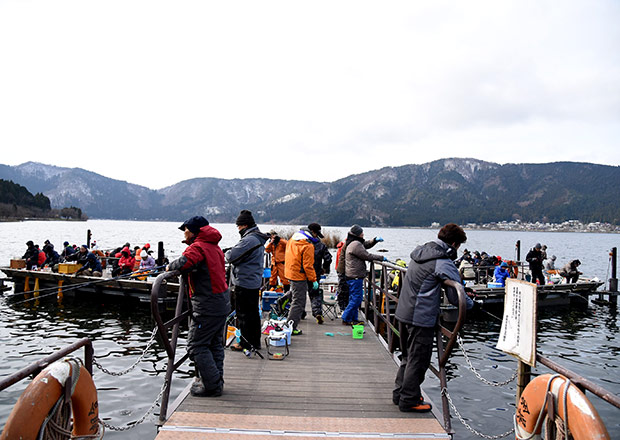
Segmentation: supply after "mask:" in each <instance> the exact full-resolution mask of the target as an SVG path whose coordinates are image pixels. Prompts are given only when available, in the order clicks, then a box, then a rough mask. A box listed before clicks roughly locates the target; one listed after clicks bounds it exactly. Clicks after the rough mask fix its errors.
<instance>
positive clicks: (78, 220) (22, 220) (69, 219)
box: [0, 217, 89, 223]
mask: <svg viewBox="0 0 620 440" xmlns="http://www.w3.org/2000/svg"><path fill="white" fill-rule="evenodd" d="M87 220H89V219H77V218H53V217H46V218H36V217H27V218H0V222H3V223H17V222H29V221H45V222H85V221H87Z"/></svg>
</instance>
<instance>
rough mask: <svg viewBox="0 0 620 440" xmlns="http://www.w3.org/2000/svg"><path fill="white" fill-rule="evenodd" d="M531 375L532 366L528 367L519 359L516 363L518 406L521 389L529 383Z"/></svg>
mask: <svg viewBox="0 0 620 440" xmlns="http://www.w3.org/2000/svg"><path fill="white" fill-rule="evenodd" d="M531 376H532V367H530V366H529V365H528V364H526V363H525V362H522V361H519V363H518V364H517V402H516V403H517V407H519V400H520V399H521V394H523V390H524V389H525V387H526V386H527V384H528V383H530V379H531Z"/></svg>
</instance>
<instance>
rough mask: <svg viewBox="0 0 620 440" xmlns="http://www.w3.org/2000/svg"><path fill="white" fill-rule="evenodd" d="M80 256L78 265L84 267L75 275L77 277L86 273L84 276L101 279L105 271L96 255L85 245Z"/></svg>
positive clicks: (79, 253) (81, 248) (81, 247)
mask: <svg viewBox="0 0 620 440" xmlns="http://www.w3.org/2000/svg"><path fill="white" fill-rule="evenodd" d="M78 255H79V258H78V263H81V264H82V267H80V268H79V269H78V270H77V272H75V274H74V275H76V276H77V275H79V274H81V273H82V272H84V275H87V276H92V277H100V276H101V275H102V272H103V269H102V268H101V261H99V258H97V256H96V255H95V254H93V253H92V252H90V251H89V250H88V246H86V245H85V244H83V245H82V246H80V250H79V252H78Z"/></svg>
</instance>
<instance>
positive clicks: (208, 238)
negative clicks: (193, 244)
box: [194, 225, 222, 244]
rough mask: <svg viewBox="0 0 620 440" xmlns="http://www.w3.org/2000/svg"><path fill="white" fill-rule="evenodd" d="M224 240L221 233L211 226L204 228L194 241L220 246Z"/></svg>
mask: <svg viewBox="0 0 620 440" xmlns="http://www.w3.org/2000/svg"><path fill="white" fill-rule="evenodd" d="M221 239H222V234H220V231H218V230H217V229H215V228H214V227H212V226H210V225H206V226H203V227H202V228H200V231H198V234H196V237H194V241H204V242H207V243H212V244H218V243H219V242H220V240H221Z"/></svg>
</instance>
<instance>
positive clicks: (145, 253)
mask: <svg viewBox="0 0 620 440" xmlns="http://www.w3.org/2000/svg"><path fill="white" fill-rule="evenodd" d="M140 256H141V257H142V258H146V257H148V256H149V253H148V252H147V251H146V250H144V251H142V252H140Z"/></svg>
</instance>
